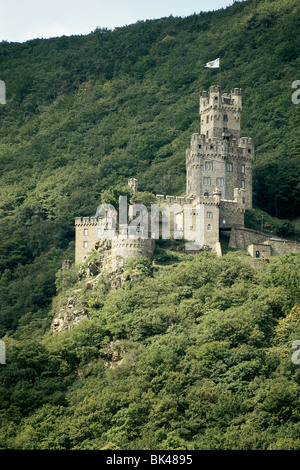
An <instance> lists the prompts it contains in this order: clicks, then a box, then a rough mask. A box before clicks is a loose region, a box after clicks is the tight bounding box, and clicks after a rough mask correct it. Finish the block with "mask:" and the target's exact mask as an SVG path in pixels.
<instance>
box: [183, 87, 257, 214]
mask: <svg viewBox="0 0 300 470" xmlns="http://www.w3.org/2000/svg"><path fill="white" fill-rule="evenodd" d="M241 111H242V90H241V89H240V88H234V89H233V90H232V91H231V93H230V94H227V93H223V94H221V90H220V87H219V86H215V85H213V86H211V87H210V89H209V91H203V92H202V93H201V95H200V129H201V131H200V133H199V134H193V135H192V137H191V146H190V148H189V149H188V150H187V151H186V173H187V174H186V195H187V197H194V198H195V197H201V196H208V197H211V196H212V195H213V191H214V190H215V189H216V188H217V189H218V190H220V191H221V198H222V199H224V200H233V199H234V189H236V188H238V189H243V190H244V191H243V194H244V199H245V207H246V209H251V208H252V165H253V160H254V144H253V140H252V139H251V138H248V137H241V136H240V127H241V126H240V121H241Z"/></svg>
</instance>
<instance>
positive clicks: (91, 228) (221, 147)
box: [75, 85, 299, 266]
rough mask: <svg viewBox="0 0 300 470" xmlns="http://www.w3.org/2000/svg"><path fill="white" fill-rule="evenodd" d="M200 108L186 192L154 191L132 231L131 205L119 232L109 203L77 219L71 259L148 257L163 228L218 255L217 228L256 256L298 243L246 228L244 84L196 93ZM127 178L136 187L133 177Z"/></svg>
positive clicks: (248, 166)
mask: <svg viewBox="0 0 300 470" xmlns="http://www.w3.org/2000/svg"><path fill="white" fill-rule="evenodd" d="M199 111H200V133H196V134H192V136H191V142H190V148H189V149H187V151H186V191H185V194H184V195H182V196H168V195H166V196H164V195H160V194H156V195H155V200H156V204H154V205H153V207H154V209H155V210H154V214H153V213H151V215H147V216H146V218H145V217H144V219H143V224H141V225H143V227H142V230H140V231H139V230H135V233H134V234H131V233H130V230H129V229H128V227H129V226H130V223H131V224H134V215H135V211H134V205H133V206H131V207H130V209H132V210H131V211H130V210H129V218H128V220H129V225H128V224H127V223H126V220H125V221H124V218H123V219H122V221H121V220H119V225H118V229H119V233H118V234H116V231H115V227H116V217H117V212H116V213H115V214H113V213H112V212H113V208H111V210H105V211H104V212H103V213H98V211H97V213H96V216H95V217H77V218H76V220H75V247H76V248H75V263H82V262H84V261H85V260H86V259H87V257H88V253H89V252H90V251H91V250H93V249H95V250H96V252H97V253H98V255H99V259H100V260H102V262H103V264H105V262H110V263H113V264H115V266H119V265H120V264H121V265H123V264H124V262H126V260H128V259H130V258H135V257H138V256H147V257H148V258H151V257H152V255H153V251H154V247H155V240H156V239H158V238H159V237H160V236H162V234H163V233H165V234H168V233H169V235H170V238H174V239H176V238H183V239H184V240H186V241H187V242H189V243H188V244H187V248H186V249H187V250H191V251H192V250H201V249H207V250H211V251H213V252H216V253H217V254H218V255H221V254H222V251H221V244H220V235H221V234H224V235H227V236H228V237H230V240H229V246H231V247H234V248H241V249H247V250H248V251H249V253H250V254H251V255H252V256H254V257H256V258H260V257H269V256H271V255H274V254H275V255H276V254H282V253H285V252H290V251H299V244H296V242H295V243H293V242H288V241H286V240H281V239H274V238H273V239H272V238H270V237H269V236H268V235H266V234H264V233H261V232H255V231H253V230H250V229H246V228H245V226H244V214H245V210H246V209H251V208H252V167H253V161H254V143H253V140H252V139H251V138H249V137H241V135H240V133H241V131H240V127H241V126H240V124H241V112H242V90H241V89H240V88H234V89H233V90H232V91H231V92H230V93H229V94H227V93H223V94H221V89H220V87H219V86H214V85H213V86H211V87H210V88H209V90H208V91H203V92H202V93H201V94H200V110H199ZM128 184H129V186H130V188H131V189H132V191H133V193H134V194H136V193H138V181H137V180H136V179H135V178H132V179H130V180H129V181H128ZM151 207H152V206H151ZM130 214H131V215H130ZM132 214H133V215H132ZM162 214H167V216H168V217H167V218H164V217H161V215H162ZM164 224H165V225H168V227H165V226H164ZM133 226H134V227H135V228H137V225H136V224H135V225H133ZM168 230H169V232H168ZM104 232H105V233H106V236H105V237H103V234H104ZM296 245H297V246H296Z"/></svg>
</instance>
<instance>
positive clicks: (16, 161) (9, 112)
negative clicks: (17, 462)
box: [0, 0, 300, 449]
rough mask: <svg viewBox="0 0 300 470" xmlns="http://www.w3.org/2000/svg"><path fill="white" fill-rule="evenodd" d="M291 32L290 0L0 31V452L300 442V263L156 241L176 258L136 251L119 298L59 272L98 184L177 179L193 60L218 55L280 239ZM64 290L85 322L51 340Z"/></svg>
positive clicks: (287, 161) (161, 187) (299, 10)
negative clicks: (296, 343)
mask: <svg viewBox="0 0 300 470" xmlns="http://www.w3.org/2000/svg"><path fill="white" fill-rule="evenodd" d="M299 39H300V6H299V2H298V0H280V1H279V0H248V1H245V2H236V3H234V4H233V5H232V6H231V7H230V8H227V9H224V10H220V11H216V12H211V13H201V14H195V15H192V16H190V17H187V18H184V19H182V18H173V17H169V18H164V19H160V20H153V21H145V22H138V23H136V24H134V25H131V26H127V27H124V28H118V29H116V30H114V31H110V30H106V29H96V30H95V31H94V32H92V33H91V34H89V35H87V36H72V37H61V38H53V39H48V40H39V39H36V40H33V41H28V42H26V43H24V44H17V43H7V42H1V43H0V79H1V80H4V81H5V83H6V89H7V103H6V105H3V106H2V105H1V107H0V120H1V126H0V183H1V184H0V234H1V237H0V270H1V271H0V273H1V277H0V338H3V339H5V342H6V344H7V362H8V363H7V365H6V366H5V367H2V366H1V369H0V385H1V396H2V397H3V399H2V400H1V407H2V408H1V419H0V421H1V423H3V424H2V429H1V441H0V447H2V448H6V447H8V448H15V447H17V448H47V447H50V448H67V449H69V448H100V447H105V446H106V445H109V446H111V445H112V444H109V442H110V443H113V445H116V446H119V447H120V448H156V447H157V446H158V447H160V448H178V447H179V448H182V447H183V448H189V449H190V448H209V449H212V448H231V447H233V448H251V449H254V448H299V439H298V437H297V436H299V427H298V424H297V419H298V418H299V409H298V406H299V401H298V393H299V370H298V369H297V367H299V366H296V365H294V364H293V363H292V362H291V343H292V341H293V340H297V339H300V336H299V297H298V295H299V294H298V293H299V277H298V276H299V257H298V256H290V257H283V258H282V259H279V260H276V262H274V263H271V264H270V265H269V266H267V265H266V266H262V267H261V268H260V269H258V270H256V269H254V268H252V267H251V266H250V265H249V262H248V260H247V259H245V260H241V259H240V258H239V256H236V255H235V254H230V253H229V254H227V255H226V256H225V257H224V258H223V259H222V260H220V259H216V258H215V257H214V256H213V255H211V256H210V255H207V254H205V253H204V254H202V255H199V256H197V257H195V258H192V259H190V258H189V257H187V256H186V255H183V254H178V253H177V254H170V253H169V254H168V253H167V254H166V252H164V250H163V251H162V252H159V251H158V252H157V254H156V256H157V261H158V262H160V261H165V262H172V263H173V264H172V265H171V266H169V267H168V266H164V265H163V266H157V267H156V268H153V267H151V266H148V264H147V263H146V262H145V260H144V261H141V264H140V265H139V267H138V268H137V269H138V270H140V272H141V275H140V277H139V278H138V280H137V281H136V283H132V282H128V283H125V285H124V286H123V287H122V288H121V289H118V290H116V291H110V290H109V287H108V285H107V280H105V279H104V280H103V282H100V283H99V285H98V287H97V289H96V291H95V290H93V291H91V292H87V291H86V286H85V283H84V282H83V284H80V283H77V273H76V270H74V269H73V270H71V271H69V272H68V275H69V276H70V278H68V279H64V278H63V279H62V278H61V276H62V275H61V272H60V271H59V269H60V267H61V263H62V260H63V259H74V218H75V217H76V216H84V215H94V213H95V210H96V208H97V206H98V205H99V204H100V203H101V200H104V197H105V195H107V190H110V189H111V188H113V187H115V186H116V185H124V184H126V183H127V179H128V178H129V177H136V178H138V180H139V187H140V189H141V190H144V191H149V192H154V193H161V194H181V193H182V192H183V191H184V189H185V149H186V148H187V147H188V146H189V141H190V135H191V133H193V132H198V131H199V109H198V105H199V92H200V91H201V90H205V89H207V88H208V87H209V86H210V85H211V84H213V83H215V84H216V83H218V80H219V76H218V71H215V70H210V69H206V68H204V65H205V63H206V62H208V61H210V60H213V59H215V58H217V57H220V58H221V65H222V90H223V91H224V92H229V91H230V89H231V88H233V87H241V88H242V89H243V114H242V123H241V127H242V134H243V135H246V136H249V137H252V138H254V141H255V150H256V160H255V168H254V181H253V183H254V204H255V206H256V208H257V209H259V211H263V212H262V213H264V214H265V218H266V217H269V218H270V221H271V222H272V220H276V221H277V222H276V223H274V227H275V225H276V224H277V228H278V227H279V229H280V230H281V232H284V230H285V231H286V232H289V233H290V232H291V230H290V225H288V224H289V222H288V221H287V219H288V220H290V221H293V220H295V219H297V217H299V173H300V165H299V151H300V149H299V136H298V133H299V124H300V123H299V110H300V105H295V104H293V103H292V100H291V96H292V93H293V91H294V90H292V87H291V85H292V82H293V81H294V80H297V79H300V76H299V70H300V67H299V66H300V63H299V55H298V51H299V46H300V40H299ZM119 187H120V186H119ZM258 214H259V217H260V214H261V212H258ZM251 217H252V218H251ZM271 217H276V219H272V218H271ZM280 219H285V222H282V224H281V225H280ZM249 220H250V221H251V223H253V224H254V226H255V224H260V220H259V219H258V220H255V216H254V215H253V214H252V215H251V214H250V215H249ZM278 221H279V222H278ZM271 222H270V224H271V225H272V223H271ZM275 228H276V227H275ZM280 230H279V231H280ZM159 255H160V256H159ZM241 256H242V255H241ZM174 263H175V265H174ZM57 273H58V274H57ZM218 286H219V288H220V290H218ZM74 289H75V290H76V289H77V290H78V292H79V293H80V298H81V300H80V302H82V304H83V305H84V307H85V308H86V309H87V310H88V313H89V316H90V320H88V321H85V322H83V323H82V324H80V325H79V326H78V327H76V328H74V329H72V330H71V331H70V332H67V333H56V334H54V335H53V334H52V333H50V325H51V322H52V320H53V316H54V314H55V312H54V310H55V305H56V304H58V305H59V303H60V302H64V301H65V299H67V298H68V295H69V294H70V295H72V293H73V290H74ZM145 292H147V295H148V296H146V294H145ZM141 299H143V300H141ZM297 328H298V329H297ZM297 335H298V336H297ZM116 340H120V341H121V346H120V347H121V350H122V351H124V354H123V353H122V354H121V356H122V357H123V355H124V358H123V362H122V363H120V364H119V365H118V366H117V367H112V368H111V367H109V365H110V363H109V360H108V357H107V353H104V352H103V349H104V348H105V347H108V346H107V345H108V344H110V342H112V341H113V342H114V341H116ZM113 344H114V343H113ZM120 379H122V380H120ZM100 395H101V400H100ZM83 397H85V400H83ZM200 404H201V406H200ZM66 423H67V424H66ZM65 426H66V427H65ZM130 426H131V427H130ZM224 433H225V438H224ZM297 433H298V434H297ZM240 437H241V439H240Z"/></svg>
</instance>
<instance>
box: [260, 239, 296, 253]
mask: <svg viewBox="0 0 300 470" xmlns="http://www.w3.org/2000/svg"><path fill="white" fill-rule="evenodd" d="M264 244H265V245H266V246H268V245H269V246H270V247H271V250H272V256H281V255H287V254H288V253H299V252H300V243H299V242H296V241H294V240H274V239H269V240H267V241H266V242H265V243H264Z"/></svg>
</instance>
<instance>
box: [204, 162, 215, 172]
mask: <svg viewBox="0 0 300 470" xmlns="http://www.w3.org/2000/svg"><path fill="white" fill-rule="evenodd" d="M212 169H213V163H212V162H205V170H207V171H211V170H212Z"/></svg>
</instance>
